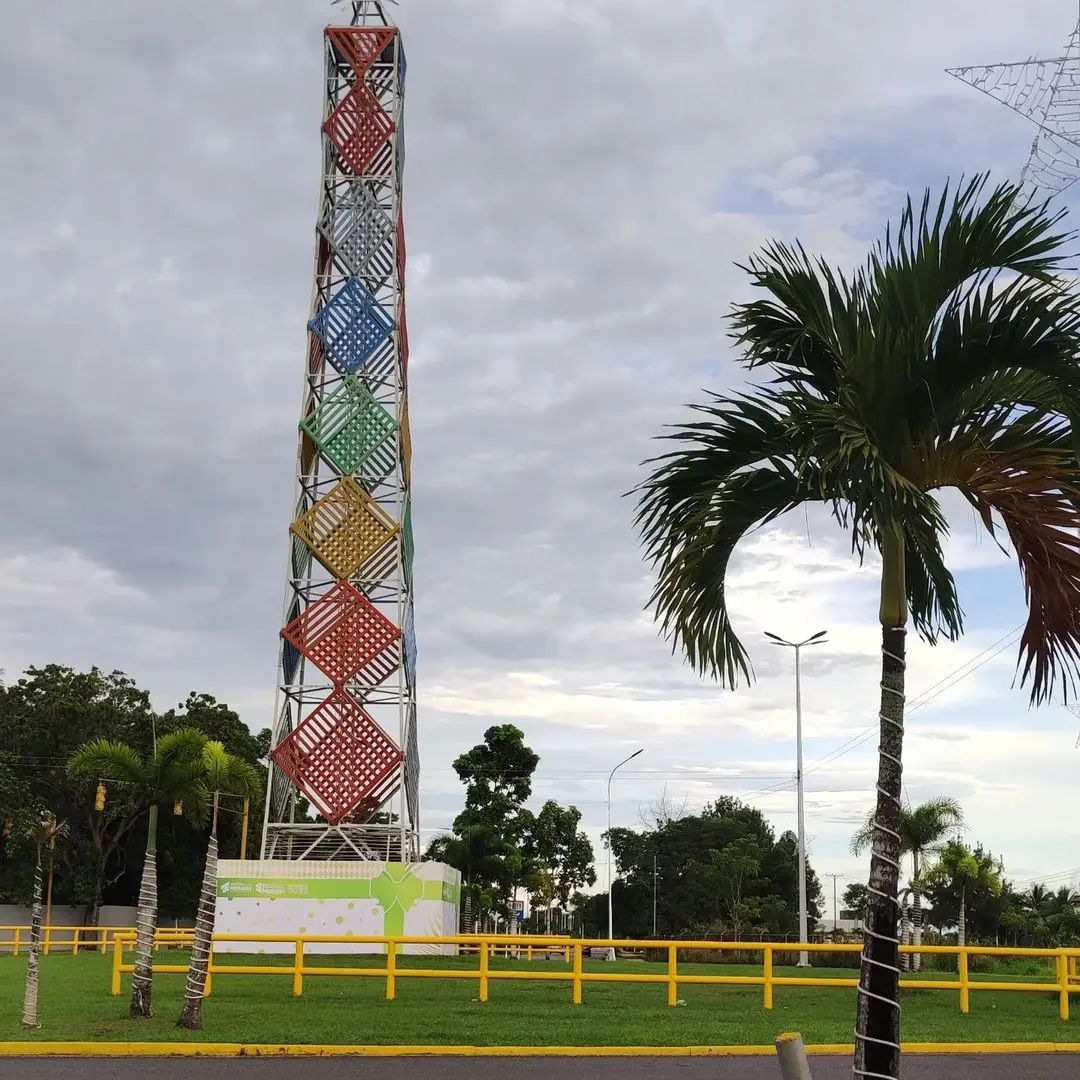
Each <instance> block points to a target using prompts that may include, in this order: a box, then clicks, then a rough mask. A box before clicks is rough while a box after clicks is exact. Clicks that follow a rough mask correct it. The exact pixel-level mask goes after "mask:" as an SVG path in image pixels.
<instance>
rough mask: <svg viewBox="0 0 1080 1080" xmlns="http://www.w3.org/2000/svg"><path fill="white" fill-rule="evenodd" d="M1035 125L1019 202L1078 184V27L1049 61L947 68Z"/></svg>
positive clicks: (1054, 192)
mask: <svg viewBox="0 0 1080 1080" xmlns="http://www.w3.org/2000/svg"><path fill="white" fill-rule="evenodd" d="M946 70H947V72H948V74H950V75H952V76H953V77H954V78H957V79H959V80H960V81H961V82H965V83H968V84H969V85H970V86H974V87H975V89H976V90H981V91H982V92H983V93H984V94H987V95H988V96H989V97H992V98H994V100H996V101H1000V102H1002V103H1003V104H1005V105H1008V106H1009V108H1010V109H1012V110H1013V111H1015V112H1018V113H1019V114H1020V115H1021V116H1026V117H1027V118H1028V119H1029V120H1031V121H1033V122H1034V123H1035V125H1036V126H1037V128H1038V130H1037V131H1036V132H1035V139H1034V141H1033V142H1032V144H1031V154H1030V155H1029V157H1028V161H1027V164H1026V165H1025V166H1024V169H1023V172H1022V173H1021V174H1020V197H1021V199H1028V198H1031V197H1032V196H1034V195H1036V194H1040V195H1041V196H1042V197H1044V198H1045V197H1046V196H1048V195H1054V194H1058V193H1060V192H1062V191H1064V190H1065V189H1066V188H1067V187H1070V186H1071V185H1073V184H1075V183H1076V181H1077V180H1080V21H1078V22H1077V24H1076V27H1075V28H1074V29H1073V32H1072V34H1071V36H1070V37H1069V42H1068V44H1067V45H1066V46H1065V52H1064V55H1062V56H1058V57H1055V58H1054V59H1052V60H1026V61H1021V62H1020V63H1015V64H985V65H982V66H979V67H959V68H947V69H946Z"/></svg>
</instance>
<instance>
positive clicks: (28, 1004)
mask: <svg viewBox="0 0 1080 1080" xmlns="http://www.w3.org/2000/svg"><path fill="white" fill-rule="evenodd" d="M67 832H68V828H67V825H66V824H64V822H62V821H57V820H56V818H55V817H54V816H53V815H52V814H50V813H43V814H41V815H40V816H39V817H38V818H37V820H36V821H35V822H34V824H33V826H32V827H31V828H30V830H29V839H30V842H31V843H32V844H33V846H34V851H35V859H34V895H33V905H32V914H31V917H30V951H29V955H28V956H27V961H26V989H25V991H24V992H23V1014H22V1026H23V1027H24V1028H37V1027H41V1024H40V1022H39V1021H38V982H39V977H40V961H41V922H42V909H43V904H42V896H41V893H42V887H41V882H42V864H43V863H44V862H45V860H46V858H47V859H48V861H49V864H50V866H51V863H52V858H53V851H54V850H55V849H56V845H57V843H58V842H59V841H61V840H63V839H64V837H65V836H67ZM46 852H48V855H46Z"/></svg>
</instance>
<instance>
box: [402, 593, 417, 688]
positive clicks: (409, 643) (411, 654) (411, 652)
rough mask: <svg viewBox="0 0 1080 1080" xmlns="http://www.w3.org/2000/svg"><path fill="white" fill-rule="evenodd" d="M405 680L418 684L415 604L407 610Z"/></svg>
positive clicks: (410, 605)
mask: <svg viewBox="0 0 1080 1080" xmlns="http://www.w3.org/2000/svg"><path fill="white" fill-rule="evenodd" d="M404 637H405V682H406V684H407V685H409V686H415V685H416V630H415V628H414V627H413V606H412V604H409V606H408V608H407V609H406V611H405V634H404Z"/></svg>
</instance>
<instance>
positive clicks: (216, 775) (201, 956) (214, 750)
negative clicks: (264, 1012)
mask: <svg viewBox="0 0 1080 1080" xmlns="http://www.w3.org/2000/svg"><path fill="white" fill-rule="evenodd" d="M203 770H204V771H203V783H204V784H205V785H206V788H207V790H209V791H212V792H213V798H212V803H211V811H210V840H209V842H208V843H207V846H206V862H205V864H204V865H203V879H202V889H201V891H200V892H199V910H198V913H197V915H196V918H195V943H194V945H193V947H192V950H191V961H190V963H189V964H188V977H187V987H186V990H185V992H184V1008H183V1010H182V1011H181V1013H180V1019H179V1020H178V1021H177V1022H176V1026H177V1027H182V1028H190V1029H191V1030H193V1031H195V1030H198V1029H199V1028H201V1027H202V1003H203V993H204V991H205V990H206V973H207V970H208V969H209V966H210V947H211V944H212V941H213V934H214V914H215V907H216V904H217V861H218V836H217V827H218V810H219V808H220V805H221V796H222V795H223V794H225V795H243V796H244V797H245V798H251V797H252V796H254V795H255V794H257V792H258V791H259V790H260V788H261V784H260V778H259V771H258V770H257V769H256V768H255V767H254V766H253V765H250V764H248V762H246V761H245V760H244V759H243V758H240V757H236V755H235V754H230V753H229V752H228V751H227V750H226V749H225V747H224V745H222V744H221V743H219V742H208V743H207V744H206V746H205V747H204V748H203Z"/></svg>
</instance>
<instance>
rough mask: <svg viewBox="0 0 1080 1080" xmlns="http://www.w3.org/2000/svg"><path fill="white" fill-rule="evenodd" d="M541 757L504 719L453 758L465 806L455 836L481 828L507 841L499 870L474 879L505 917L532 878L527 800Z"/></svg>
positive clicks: (476, 890)
mask: <svg viewBox="0 0 1080 1080" xmlns="http://www.w3.org/2000/svg"><path fill="white" fill-rule="evenodd" d="M539 761H540V758H539V756H538V755H537V754H535V753H534V752H533V751H532V750H530V749H529V747H528V746H526V745H525V735H524V732H522V731H521V729H520V728H517V727H514V725H513V724H499V725H496V726H493V727H490V728H488V729H487V731H485V732H484V741H483V742H482V743H478V744H477V745H476V746H474V747H473V748H472V749H471V750H469V751H467V752H466V753H464V754H462V755H461V756H460V757H458V758H457V760H455V762H454V771H455V772H456V773H457V774H458V776H459V777H460V779H461V781H462V783H464V785H465V809H464V810H462V812H461V813H460V814H458V816H457V817H456V818H455V819H454V833H455V835H456V836H457V837H459V838H465V837H467V836H469V834H470V832H471V831H472V830H476V829H480V830H482V832H481V834H480V835H482V836H483V835H486V834H493V835H495V836H498V837H499V838H501V840H503V841H505V843H506V845H507V847H506V848H505V850H504V852H503V854H502V856H501V860H502V861H501V863H500V864H499V867H498V873H497V874H495V875H494V876H492V877H489V878H488V879H487V880H484V881H481V880H480V879H479V878H478V877H475V876H474V878H473V880H472V882H471V885H472V889H473V892H474V896H475V897H476V899H477V900H479V898H480V896H481V893H482V892H485V894H486V892H491V893H492V894H493V903H492V904H491V907H490V909H489V910H495V911H496V912H497V913H498V914H500V915H502V916H503V917H504V918H509V916H510V913H511V911H510V909H511V899H512V896H513V893H514V892H515V890H516V889H517V888H519V887H520V886H521V885H524V884H527V882H528V880H529V879H530V878H531V877H532V867H531V865H530V864H529V863H528V860H527V859H526V858H525V857H524V854H523V852H522V851H521V850H520V847H521V844H522V842H523V840H524V837H525V834H526V832H527V831H528V828H529V826H530V825H531V823H532V820H533V819H532V815H531V814H530V813H529V812H528V811H527V810H526V809H525V802H526V800H527V799H528V798H529V796H530V795H531V794H532V775H533V773H534V772H535V771H536V766H537V764H538V762H539ZM467 843H472V841H471V840H468V841H467ZM485 865H489V866H491V865H492V864H491V863H489V862H488V863H485Z"/></svg>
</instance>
